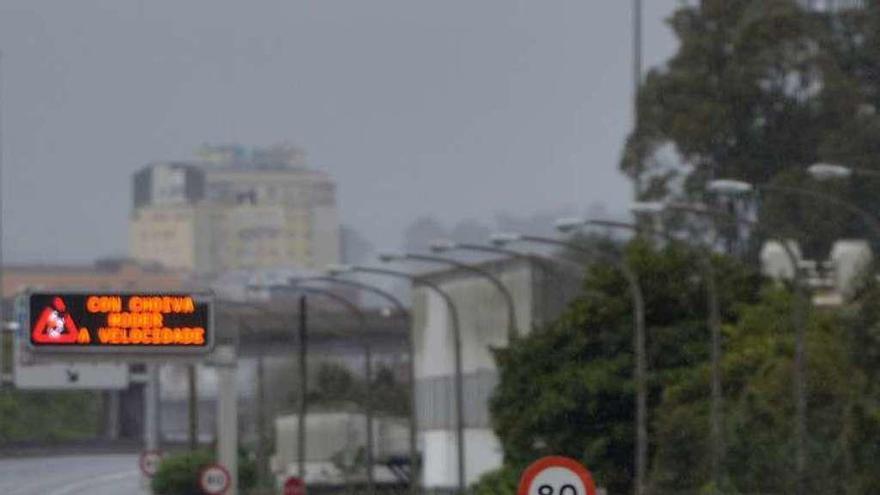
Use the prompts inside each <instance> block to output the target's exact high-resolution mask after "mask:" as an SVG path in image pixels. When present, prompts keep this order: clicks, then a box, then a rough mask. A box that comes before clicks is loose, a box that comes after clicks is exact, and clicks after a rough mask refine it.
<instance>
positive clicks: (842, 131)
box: [621, 0, 880, 254]
mask: <svg viewBox="0 0 880 495" xmlns="http://www.w3.org/2000/svg"><path fill="white" fill-rule="evenodd" d="M802 3H803V2H796V1H795V0H702V1H700V2H697V3H696V5H693V4H691V5H690V6H686V7H682V8H680V9H678V10H677V11H676V13H675V14H674V15H673V16H672V17H671V18H670V19H669V24H670V26H671V27H672V29H673V31H674V32H675V34H676V36H677V37H678V39H679V41H680V46H679V50H678V52H677V53H676V54H675V55H674V56H673V57H672V58H671V59H670V60H669V62H668V63H667V64H666V65H665V66H663V67H658V68H654V69H652V70H651V71H650V72H649V74H648V75H647V77H646V80H645V83H644V85H643V87H642V88H641V90H640V92H639V97H638V103H637V105H638V107H637V110H638V111H637V123H636V127H635V129H634V131H633V132H632V134H631V135H630V136H629V138H628V140H627V143H626V146H625V149H624V153H623V158H622V161H621V168H622V169H623V170H624V171H625V172H626V173H627V174H629V175H630V176H631V177H633V178H634V180H637V181H638V182H639V183H640V184H641V191H642V196H643V197H644V198H654V199H659V198H669V197H680V196H686V197H690V198H694V197H700V196H701V195H702V190H703V184H704V183H705V181H706V180H707V179H709V178H722V177H723V178H736V179H741V180H746V181H748V182H751V183H753V184H765V183H773V182H777V181H779V182H784V183H787V184H799V185H804V186H806V187H816V188H819V189H823V188H824V187H826V186H824V185H815V184H813V183H811V182H810V181H809V180H808V179H806V178H805V177H804V169H805V168H806V167H807V166H808V165H810V164H812V163H815V162H817V161H831V162H843V163H845V164H847V165H850V166H857V167H865V168H871V169H875V170H877V169H878V168H880V164H878V163H877V161H876V159H875V158H874V157H876V156H877V152H878V151H880V144H878V143H880V115H878V114H877V109H878V108H880V83H878V78H877V77H876V74H877V73H878V70H880V62H878V60H880V34H878V33H880V7H878V5H877V4H876V2H865V4H866V6H865V8H861V9H850V10H846V11H843V12H838V13H834V14H829V13H821V12H816V11H808V10H806V9H805V8H803V7H802ZM878 186H880V181H865V180H853V181H850V182H848V183H845V184H842V185H840V186H831V187H832V191H834V192H838V193H843V194H846V195H847V197H849V198H850V199H852V200H853V201H855V202H857V203H858V204H860V205H862V206H864V207H866V208H869V209H872V208H873V209H878V208H880V194H878ZM762 203H763V205H762V206H763V208H762V216H763V217H764V218H768V219H773V221H774V222H776V225H775V226H776V227H779V226H800V227H802V226H803V225H806V224H805V223H804V221H809V220H815V219H817V218H818V219H821V220H822V221H821V222H815V223H810V224H809V225H811V228H810V229H809V232H805V235H806V236H807V238H806V242H805V245H806V248H807V249H806V252H807V253H808V254H814V253H816V252H817V251H821V250H822V249H825V248H827V245H828V243H829V242H830V240H831V239H834V238H837V237H840V236H843V235H853V234H855V233H857V232H863V231H864V226H862V225H860V224H859V223H858V219H854V218H853V217H852V216H851V215H847V214H846V213H845V212H843V211H841V210H840V209H839V208H832V207H828V206H827V205H818V204H817V203H816V202H815V201H811V200H804V198H798V197H792V196H790V195H782V194H776V193H774V194H769V195H767V196H766V197H764V198H762ZM817 207H818V208H821V209H816V208H817ZM877 245H878V246H880V240H878V244H877Z"/></svg>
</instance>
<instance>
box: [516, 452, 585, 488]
mask: <svg viewBox="0 0 880 495" xmlns="http://www.w3.org/2000/svg"><path fill="white" fill-rule="evenodd" d="M517 495H596V485H595V483H593V476H592V475H591V474H590V472H589V471H588V470H587V469H586V468H585V467H584V466H582V465H581V464H580V463H578V462H577V461H575V460H573V459H569V458H567V457H561V456H551V457H544V458H542V459H539V460H537V461H535V462H534V463H532V465H530V466H529V467H528V468H526V470H525V471H524V472H523V475H522V478H520V482H519V490H518V491H517Z"/></svg>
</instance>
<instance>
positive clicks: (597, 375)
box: [490, 241, 760, 493]
mask: <svg viewBox="0 0 880 495" xmlns="http://www.w3.org/2000/svg"><path fill="white" fill-rule="evenodd" d="M693 258H694V253H693V251H692V250H690V249H687V248H684V247H681V246H677V245H674V246H669V247H667V248H665V249H664V250H662V251H655V250H653V249H652V248H651V247H650V246H648V245H647V244H645V243H643V242H641V241H635V242H633V243H631V244H629V245H628V246H627V248H626V260H627V262H628V263H630V264H631V265H632V266H633V268H634V269H635V271H636V272H637V273H638V275H639V279H640V282H641V284H642V286H643V292H644V294H645V296H646V308H647V314H646V321H647V325H648V363H649V366H648V368H649V374H650V377H649V378H650V383H649V385H650V390H649V391H650V397H649V415H650V416H652V417H653V416H655V415H656V414H657V410H656V407H657V406H658V404H659V403H660V401H661V398H662V396H663V391H664V389H665V387H666V386H667V384H668V383H671V382H674V380H676V379H677V377H678V376H680V375H682V374H683V373H686V371H687V370H688V369H689V368H691V367H693V366H696V365H699V364H705V363H706V361H707V359H708V348H709V338H708V330H707V328H706V324H705V322H706V316H705V312H704V311H702V309H701V308H705V306H706V304H705V299H704V293H705V291H704V287H703V286H702V284H701V281H700V278H699V271H698V264H696V263H693ZM716 264H717V265H718V266H717V268H716V270H717V272H718V273H719V277H718V278H719V280H723V281H724V283H723V284H721V287H720V290H721V292H722V300H723V301H725V302H728V304H729V301H731V300H734V301H746V302H747V301H750V300H752V299H754V297H755V294H756V293H757V287H758V286H759V284H760V279H759V278H758V277H756V276H755V275H754V274H753V273H752V272H751V271H749V270H747V269H745V268H743V267H742V266H740V265H738V264H737V263H734V262H732V261H730V260H722V259H718V260H716ZM725 307H730V306H729V305H725ZM695 308H700V309H695ZM733 317H735V313H734V312H731V311H728V312H726V313H725V318H726V319H727V320H728V321H730V320H731V319H732V318H733ZM496 360H497V363H498V367H499V373H500V383H499V385H498V387H497V389H496V392H495V395H494V396H493V398H492V401H491V404H490V410H491V413H492V420H493V426H494V428H495V431H496V432H497V434H498V436H499V437H500V439H501V443H502V447H503V449H504V454H505V462H506V463H507V464H509V465H511V466H515V467H523V466H525V465H526V464H528V463H529V462H531V461H532V460H534V459H535V458H537V457H539V456H541V455H547V454H551V453H552V454H560V455H567V456H569V457H572V458H575V459H580V460H582V461H584V462H585V464H586V465H587V466H589V467H590V468H591V469H592V470H593V471H594V472H595V473H596V475H597V478H598V481H599V483H600V484H601V485H602V486H605V487H607V488H608V489H609V490H610V491H611V492H612V493H624V492H626V491H628V490H630V483H631V480H632V476H633V448H634V445H633V438H634V430H633V416H634V414H633V409H634V400H633V392H634V385H633V382H632V376H633V350H632V320H631V303H630V300H629V297H628V296H627V289H626V282H625V280H624V279H623V277H622V276H621V274H620V273H619V272H618V271H617V270H616V269H615V268H614V267H613V266H609V265H608V264H607V263H600V264H594V265H592V266H590V267H589V271H588V275H587V277H586V280H585V283H584V288H583V292H582V296H581V297H580V298H579V299H577V300H575V301H574V302H573V303H572V305H571V307H570V309H569V310H568V311H567V312H566V313H565V314H564V315H563V316H562V317H561V318H560V319H559V321H557V322H555V323H554V324H552V325H550V326H549V327H548V328H544V329H538V330H536V331H535V332H533V333H532V334H531V335H529V336H527V337H525V338H522V339H520V340H518V341H516V342H514V343H513V344H511V345H510V346H509V347H508V348H506V349H501V350H498V351H497V353H496ZM708 390H709V388H708V384H706V386H705V390H704V391H703V393H704V395H705V396H706V397H708V394H709V392H708ZM706 422H707V423H708V420H706ZM653 435H654V432H653V431H652V432H651V434H650V436H651V437H653ZM651 443H652V451H653V450H656V445H653V444H654V442H651Z"/></svg>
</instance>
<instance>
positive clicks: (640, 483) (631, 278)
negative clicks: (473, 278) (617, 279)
mask: <svg viewBox="0 0 880 495" xmlns="http://www.w3.org/2000/svg"><path fill="white" fill-rule="evenodd" d="M575 223H576V222H575ZM556 226H557V229H559V230H561V231H563V232H566V231H570V230H572V229H574V228H577V227H576V226H575V225H570V224H569V221H568V220H561V221H559V222H557V224H556ZM512 242H533V243H537V244H547V245H551V246H559V247H563V248H566V249H571V250H573V251H578V252H580V253H583V254H586V255H587V256H593V255H594V254H595V253H594V252H593V250H591V249H587V248H585V247H583V246H581V245H579V244H575V243H573V242H568V241H560V240H558V239H553V238H550V237H541V236H534V235H527V234H518V233H497V234H494V235H492V243H493V244H495V245H497V246H504V245H507V244H509V243H512ZM612 261H613V262H614V263H615V265H616V266H617V269H618V270H620V272H621V274H622V275H623V278H624V279H625V280H626V283H627V286H628V287H629V292H630V297H631V298H632V303H633V313H634V315H633V324H634V336H633V346H634V354H635V359H636V366H635V372H634V374H633V379H634V381H635V382H636V453H635V469H636V479H635V493H636V495H643V494H644V493H645V488H646V487H645V477H646V474H647V469H646V468H647V460H648V426H647V409H648V401H647V389H648V387H647V374H646V370H647V358H646V349H645V297H644V295H643V294H642V287H641V285H640V284H639V279H638V276H637V275H636V273H635V271H633V269H632V268H631V267H630V266H629V264H627V263H626V262H625V261H623V260H621V259H616V258H612Z"/></svg>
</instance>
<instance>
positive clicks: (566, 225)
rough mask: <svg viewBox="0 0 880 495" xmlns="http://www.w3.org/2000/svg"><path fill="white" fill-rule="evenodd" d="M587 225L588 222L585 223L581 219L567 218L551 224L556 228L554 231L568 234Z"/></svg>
mask: <svg viewBox="0 0 880 495" xmlns="http://www.w3.org/2000/svg"><path fill="white" fill-rule="evenodd" d="M588 223H589V222H587V221H586V220H584V219H583V218H576V217H568V218H560V219H558V220H556V221H555V222H553V226H554V227H556V230H558V231H560V232H565V233H568V232H573V231H575V230H577V229H579V228H581V227H583V226H585V225H587V224H588Z"/></svg>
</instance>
